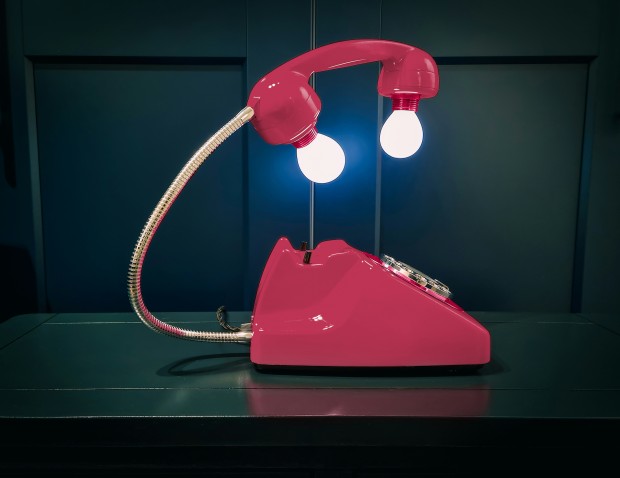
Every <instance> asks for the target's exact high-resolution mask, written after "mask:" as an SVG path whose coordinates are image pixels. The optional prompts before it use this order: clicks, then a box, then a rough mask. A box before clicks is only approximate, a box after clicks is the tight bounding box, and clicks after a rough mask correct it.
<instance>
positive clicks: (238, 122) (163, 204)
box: [128, 107, 254, 342]
mask: <svg viewBox="0 0 620 478" xmlns="http://www.w3.org/2000/svg"><path fill="white" fill-rule="evenodd" d="M253 114H254V111H253V110H252V108H249V107H246V108H244V109H243V110H241V111H240V112H239V113H238V114H237V115H236V116H235V117H234V118H233V119H231V120H230V121H229V122H228V123H226V124H225V125H224V126H222V128H220V130H219V131H217V132H216V133H215V134H214V135H213V136H211V138H209V139H208V140H207V141H206V142H205V143H204V144H203V145H202V146H201V147H200V148H199V149H198V151H196V152H195V153H194V155H193V156H192V157H191V159H190V160H189V161H188V162H187V163H186V164H185V166H184V167H183V169H181V171H180V172H179V174H178V175H177V177H176V178H175V179H174V181H173V182H172V184H171V185H170V186H168V189H167V190H166V192H165V193H164V195H163V196H162V198H161V199H160V200H159V202H158V203H157V206H156V207H155V210H154V211H153V212H152V213H151V215H150V217H149V219H148V221H147V222H146V224H145V225H144V228H143V229H142V233H141V234H140V237H139V238H138V242H137V243H136V246H135V248H134V251H133V255H132V256H131V263H130V265H129V277H128V292H129V302H130V303H131V306H132V307H133V310H134V311H135V312H136V314H137V315H138V317H139V318H140V320H142V322H144V323H145V324H146V325H147V326H148V327H150V328H151V329H153V330H154V331H156V332H161V333H162V334H166V335H171V336H173V337H177V338H179V339H187V340H200V341H209V342H249V341H250V339H251V338H252V332H251V331H250V330H244V329H242V330H240V331H235V332H207V331H198V330H188V329H182V328H180V327H175V326H174V325H170V324H168V323H166V322H164V321H162V320H160V319H158V318H157V317H155V316H154V315H153V314H152V313H151V312H150V311H149V309H148V308H147V307H146V305H145V304H144V299H143V298H142V288H141V277H142V264H143V262H144V259H145V257H146V253H147V251H148V248H149V245H150V244H151V241H152V240H153V236H154V235H155V232H156V231H157V228H158V227H159V225H160V224H161V222H162V221H163V220H164V217H165V216H166V214H167V213H168V211H169V210H170V208H171V207H172V204H173V203H174V201H175V200H176V198H177V197H178V196H179V194H181V191H183V188H184V187H185V185H186V184H187V183H188V181H189V180H190V179H191V177H192V176H193V175H194V173H195V172H196V171H197V170H198V168H199V167H200V166H201V165H202V163H204V161H205V160H206V159H207V157H208V156H209V155H210V154H211V153H212V152H213V151H215V149H216V148H217V147H218V146H219V145H220V144H222V143H223V142H224V141H225V140H226V139H227V138H228V137H229V136H230V135H231V134H233V133H234V132H235V131H237V130H238V129H239V128H241V126H243V125H244V124H245V123H247V122H248V121H249V120H250V118H252V115H253Z"/></svg>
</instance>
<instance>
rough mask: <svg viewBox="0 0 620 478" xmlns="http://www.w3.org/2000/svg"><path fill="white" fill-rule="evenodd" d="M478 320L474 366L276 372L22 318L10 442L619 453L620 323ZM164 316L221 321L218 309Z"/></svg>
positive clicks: (142, 338) (223, 349)
mask: <svg viewBox="0 0 620 478" xmlns="http://www.w3.org/2000/svg"><path fill="white" fill-rule="evenodd" d="M472 315H474V316H475V317H476V318H477V319H478V320H480V321H481V322H482V323H483V324H484V325H485V326H486V327H487V328H488V330H489V331H490V333H491V337H492V361H491V363H490V364H488V365H485V366H484V367H482V368H481V369H480V370H478V371H477V372H473V373H472V372H470V373H469V374H465V375H453V374H445V373H433V372H430V373H429V372H428V371H425V372H424V373H415V372H412V371H408V372H404V373H401V372H394V371H390V372H389V373H381V372H380V371H378V372H376V373H365V374H359V373H347V372H343V371H339V373H337V374H320V373H316V372H314V373H286V374H273V373H263V372H259V371H257V370H255V368H254V367H253V365H252V364H251V363H250V361H249V347H248V346H246V345H239V344H214V343H200V342H189V341H182V340H177V339H173V338H170V337H167V336H163V335H160V334H156V333H154V332H152V331H151V330H149V329H148V328H147V327H145V326H144V325H143V324H142V323H141V322H139V320H138V319H137V318H136V317H135V316H134V315H133V314H129V313H117V314H113V313H105V314H103V313H102V314H35V315H24V316H18V317H14V318H13V319H11V320H9V321H7V322H5V323H3V324H1V325H0V373H1V374H2V379H1V381H0V425H1V427H2V433H0V440H1V444H2V446H3V447H7V446H9V447H13V448H19V447H44V446H50V445H51V446H65V447H73V446H82V447H84V446H90V447H97V446H101V447H122V446H128V447H197V446H198V447H200V446H202V447H205V446H207V447H208V446H224V447H226V446H228V447H237V446H240V447H243V446H266V447H278V446H293V445H295V446H300V447H308V446H349V447H355V446H371V447H372V446H382V447H395V446H398V447H402V446H407V447H494V446H507V447H509V446H517V445H518V444H519V443H520V444H523V441H524V440H527V445H528V446H533V447H536V446H559V447H562V446H564V447H594V446H596V447H603V448H608V447H612V448H614V449H617V448H618V446H619V443H620V441H619V440H620V438H619V437H620V368H619V367H620V327H619V326H618V324H620V316H613V315H593V314H532V313H491V312H478V313H476V312H474V313H472ZM161 317H164V318H166V319H167V320H168V321H170V322H174V323H176V324H183V323H185V324H187V326H189V327H192V328H201V329H206V330H218V325H217V322H216V321H215V316H214V313H168V314H165V313H164V314H161ZM229 317H230V321H231V322H232V323H240V322H243V321H248V320H249V313H247V312H236V313H235V312H232V313H230V314H229Z"/></svg>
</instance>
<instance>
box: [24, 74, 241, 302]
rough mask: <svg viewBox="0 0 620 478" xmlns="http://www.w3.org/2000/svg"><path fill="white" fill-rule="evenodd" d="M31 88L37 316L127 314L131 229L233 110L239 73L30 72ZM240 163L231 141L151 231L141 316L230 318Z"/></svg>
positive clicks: (236, 274)
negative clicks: (41, 271) (38, 253)
mask: <svg viewBox="0 0 620 478" xmlns="http://www.w3.org/2000/svg"><path fill="white" fill-rule="evenodd" d="M35 83H36V98H37V129H38V145H39V167H40V173H41V202H42V211H43V237H44V244H45V266H46V284H47V300H48V306H49V307H50V309H51V310H67V311H83V310H111V311H114V310H125V309H128V307H129V305H128V302H127V293H126V286H125V276H126V273H127V268H128V264H129V259H130V257H131V252H132V250H133V245H134V244H135V241H136V240H137V238H138V235H139V234H140V231H141V228H142V226H143V224H144V222H145V221H146V219H147V217H148V215H149V214H150V213H151V211H152V210H153V208H154V207H155V204H156V203H157V201H158V200H159V198H160V197H161V195H162V194H163V192H164V191H165V189H166V188H167V187H168V184H169V183H170V182H171V181H172V179H173V178H174V177H175V176H176V174H177V173H178V171H179V170H180V169H181V167H182V166H183V165H184V164H185V162H186V161H187V160H188V159H189V157H190V156H191V155H192V154H193V153H194V151H195V150H196V149H197V148H198V147H199V146H200V145H201V144H202V143H203V142H204V141H205V140H206V139H207V138H208V137H209V136H210V135H211V134H213V133H214V132H215V131H216V130H217V129H218V128H219V127H220V126H221V123H222V122H223V119H225V118H227V117H229V116H232V115H234V114H235V113H236V112H237V111H238V110H240V109H241V107H242V105H243V103H244V101H245V92H244V85H243V71H242V67H241V66H240V65H227V66H191V67H180V66H149V65H87V64H80V65H56V64H52V65H45V64H42V65H38V66H36V67H35ZM206 92H211V93H210V94H207V93H206ZM242 152H243V138H242V136H241V135H236V136H233V137H232V138H230V139H229V140H228V141H227V142H226V143H224V144H223V145H222V146H221V147H220V148H219V149H218V150H217V152H216V154H213V155H212V156H211V157H210V158H209V159H208V160H207V161H206V162H205V164H204V165H203V166H202V168H201V169H200V170H199V171H198V172H197V173H196V175H195V176H194V177H193V178H192V181H190V183H189V184H188V186H187V187H186V188H185V190H184V192H183V193H182V194H181V196H179V199H178V200H177V202H176V203H175V205H174V206H173V207H172V209H171V210H170V213H169V214H168V216H166V219H165V220H164V222H163V223H162V225H161V226H160V228H159V230H158V233H157V235H156V236H155V239H154V240H153V243H152V246H151V248H150V249H149V253H148V255H147V258H146V261H145V263H144V272H143V289H144V294H145V300H146V303H147V306H148V307H150V308H151V309H152V310H162V309H165V310H169V308H170V307H174V308H175V309H178V310H181V309H182V310H212V309H214V308H216V307H218V306H219V305H222V304H228V305H229V306H230V307H233V308H242V290H243V287H242V284H243V268H244V264H243V262H242V261H241V260H240V259H239V255H238V252H239V251H240V250H242V249H243V247H244V243H245V238H244V225H243V220H244V214H245V211H244V202H243V195H244V191H243V188H244V183H243V180H242V177H243V154H242ZM235 258H236V260H235Z"/></svg>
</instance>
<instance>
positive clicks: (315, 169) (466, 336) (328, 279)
mask: <svg viewBox="0 0 620 478" xmlns="http://www.w3.org/2000/svg"><path fill="white" fill-rule="evenodd" d="M372 61H381V63H382V69H381V73H380V75H379V81H378V86H377V88H378V91H379V93H380V94H381V95H383V96H387V97H390V98H391V99H392V109H393V113H392V115H391V116H390V118H388V120H387V121H386V123H385V125H384V126H383V129H382V131H381V135H380V142H381V146H382V147H383V149H384V150H385V152H386V153H387V154H388V155H390V156H393V157H399V158H404V157H408V156H410V155H412V154H413V153H415V151H416V150H417V149H418V147H419V146H420V143H421V141H422V129H421V125H420V122H419V120H418V119H417V116H416V111H417V109H418V104H419V101H420V99H424V98H431V97H433V96H435V94H437V91H438V88H439V72H438V70H437V65H436V64H435V61H434V60H433V58H432V57H431V56H430V55H429V54H428V53H426V52H424V51H422V50H420V49H418V48H414V47H412V46H410V45H405V44H402V43H397V42H391V41H385V40H351V41H346V42H339V43H334V44H331V45H326V46H323V47H321V48H317V49H315V50H312V51H310V52H307V53H304V54H303V55H300V56H298V57H297V58H294V59H292V60H290V61H288V62H287V63H285V64H283V65H281V66H280V67H278V68H276V69H275V70H274V71H272V72H271V73H270V74H268V75H266V76H265V77H264V78H262V79H261V80H260V81H259V82H258V83H257V84H256V85H255V86H254V88H253V89H252V91H251V93H250V97H249V99H248V104H247V106H246V107H245V108H244V109H243V110H241V111H240V112H239V113H238V114H237V115H236V116H235V117H234V118H233V119H232V120H230V121H229V122H228V123H226V124H225V125H224V126H223V127H222V128H221V129H220V130H219V131H218V132H216V133H215V134H214V135H213V136H212V137H211V138H210V139H209V140H207V142H206V143H205V144H204V145H203V146H202V147H201V148H200V149H199V150H198V151H196V153H195V154H194V155H193V156H192V158H191V159H190V160H189V161H188V162H187V164H186V165H185V166H184V167H183V169H182V170H181V172H180V173H179V174H178V175H177V177H176V178H175V179H174V181H173V182H172V184H171V185H170V186H169V188H168V189H167V190H166V192H165V193H164V196H163V197H162V198H161V200H160V201H159V203H158V204H157V206H156V208H155V210H154V211H153V213H152V214H151V216H150V217H149V219H148V221H147V223H146V225H145V226H144V228H143V230H142V233H141V234H140V237H139V239H138V242H137V243H136V246H135V248H134V252H133V256H132V259H131V264H130V268H129V298H130V302H131V305H132V307H133V309H134V310H135V312H136V314H137V315H138V317H139V318H140V319H141V320H142V321H143V322H144V323H145V324H146V325H147V326H149V327H150V328H152V329H153V330H155V331H157V332H161V333H164V334H167V335H171V336H173V337H177V338H182V339H188V340H203V341H215V342H242V343H247V342H250V343H251V345H250V358H251V360H252V362H253V363H255V364H256V365H259V366H265V367H268V366H277V367H282V366H311V367H325V366H330V367H403V366H404V367H411V366H442V365H449V366H454V365H481V364H484V363H487V362H488V361H489V357H490V338H489V333H488V332H487V330H486V329H485V328H484V327H483V326H482V325H480V324H479V323H478V322H477V321H476V320H475V319H474V318H472V317H471V316H469V315H468V314H466V313H465V312H464V311H463V309H461V308H460V307H459V306H458V305H456V304H455V303H454V302H453V301H452V300H450V291H449V289H448V288H447V287H446V286H445V285H443V284H442V283H441V282H439V281H437V280H434V279H431V278H430V277H428V276H427V275H425V274H423V273H421V272H419V271H417V270H416V269H413V268H412V267H410V266H408V265H407V264H404V263H402V262H399V261H397V260H394V259H392V258H390V257H387V256H384V257H382V258H378V257H376V256H373V255H372V254H368V253H365V252H362V251H359V250H357V249H354V248H353V247H351V246H349V245H348V244H346V243H345V242H344V241H341V240H334V241H326V242H323V243H321V244H319V245H318V246H317V247H316V248H315V249H314V250H306V248H305V247H303V248H302V250H296V249H295V248H293V247H292V246H291V244H290V242H289V241H288V240H287V239H285V238H282V239H280V240H279V241H278V242H277V243H276V245H275V247H274V249H273V251H272V252H271V255H270V257H269V260H268V262H267V265H266V266H265V269H264V272H263V275H262V278H261V281H260V284H259V287H258V292H257V295H256V302H255V305H254V313H253V316H252V323H251V324H244V325H243V326H241V327H240V328H233V327H230V326H228V325H227V324H226V323H225V322H224V321H222V322H221V323H222V324H223V325H224V326H225V328H227V329H228V331H227V332H207V331H196V330H187V329H182V328H180V327H176V326H173V325H170V324H167V323H166V322H164V321H162V320H160V319H158V318H157V317H155V316H154V315H153V314H152V313H151V312H150V311H149V310H148V309H147V307H146V306H145V304H144V301H143V298H142V292H141V284H140V277H141V274H142V265H143V262H144V259H145V257H146V252H147V250H148V247H149V245H150V243H151V240H152V239H153V236H154V234H155V232H156V231H157V228H158V227H159V225H160V223H161V221H162V220H163V218H164V217H165V215H166V213H167V212H168V210H169V209H170V207H171V206H172V204H173V203H174V201H175V200H176V198H177V197H178V195H179V194H180V193H181V191H182V190H183V188H184V187H185V185H186V184H187V182H188V181H189V179H190V178H191V177H192V176H193V174H194V173H195V172H196V170H197V169H198V168H199V167H200V165H202V163H203V162H204V161H205V160H206V158H207V157H208V156H209V155H210V154H211V153H212V152H213V151H214V150H215V149H216V148H217V147H218V146H219V145H220V144H221V143H222V142H223V141H225V140H226V139H227V138H228V137H229V136H230V135H231V134H233V133H234V132H235V131H236V130H237V129H239V128H240V127H241V126H243V125H244V124H245V123H247V122H249V121H251V122H252V124H253V126H254V127H255V128H256V130H257V131H258V133H259V134H260V135H261V136H262V137H263V139H264V140H265V141H267V142H268V143H270V144H292V145H293V146H295V148H297V156H298V162H299V166H300V168H301V170H302V172H303V173H304V174H305V175H306V176H307V177H308V178H309V179H311V180H312V181H314V182H327V181H331V180H333V179H335V178H336V177H338V175H339V174H340V173H341V172H342V170H343V168H344V161H345V157H344V152H343V151H342V148H341V147H340V146H339V145H338V144H337V143H336V142H335V141H334V140H333V139H331V138H328V137H326V136H324V135H322V134H319V133H318V131H317V128H316V123H317V118H318V116H319V113H320V109H321V101H320V99H319V97H318V95H317V94H316V92H315V91H314V89H313V88H312V87H311V86H310V85H309V79H310V76H311V75H312V74H313V73H316V72H320V71H326V70H331V69H336V68H343V67H347V66H352V65H358V64H362V63H368V62H372Z"/></svg>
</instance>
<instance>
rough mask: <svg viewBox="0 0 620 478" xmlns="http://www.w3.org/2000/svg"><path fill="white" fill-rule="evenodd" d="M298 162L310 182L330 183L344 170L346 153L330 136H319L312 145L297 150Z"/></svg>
mask: <svg viewBox="0 0 620 478" xmlns="http://www.w3.org/2000/svg"><path fill="white" fill-rule="evenodd" d="M297 162H298V163H299V168H300V169H301V172H302V173H304V175H305V176H306V177H307V178H308V179H309V180H310V181H314V182H315V183H328V182H330V181H333V180H334V179H336V178H337V177H338V176H340V173H341V172H342V170H343V169H344V151H343V150H342V148H341V147H340V145H339V144H338V143H337V142H336V141H334V140H333V139H331V138H330V137H329V136H325V135H324V134H317V136H316V138H314V140H312V142H311V143H310V144H308V145H306V146H304V147H302V148H298V149H297Z"/></svg>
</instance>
